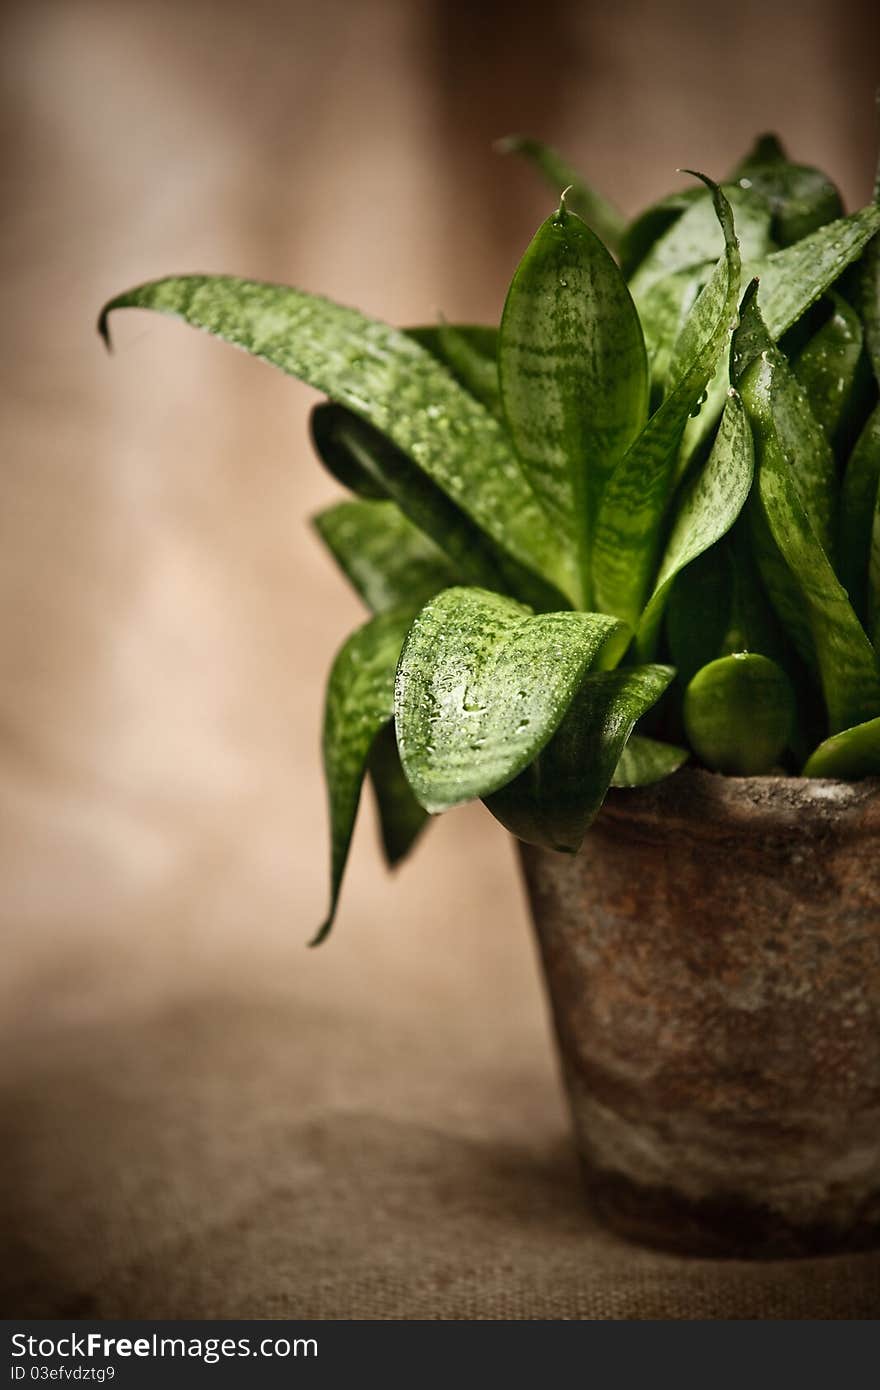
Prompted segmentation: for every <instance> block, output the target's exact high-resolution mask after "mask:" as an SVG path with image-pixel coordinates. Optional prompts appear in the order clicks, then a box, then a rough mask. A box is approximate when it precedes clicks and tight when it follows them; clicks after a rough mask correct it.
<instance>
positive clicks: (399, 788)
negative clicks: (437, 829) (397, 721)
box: [369, 723, 429, 869]
mask: <svg viewBox="0 0 880 1390" xmlns="http://www.w3.org/2000/svg"><path fill="white" fill-rule="evenodd" d="M369 770H370V781H371V782H372V784H373V791H374V793H375V797H376V808H377V810H378V812H379V831H380V835H381V839H382V851H383V853H384V855H385V862H386V863H387V865H388V867H389V868H390V869H393V868H395V867H396V865H397V864H399V863H400V861H401V860H402V859H404V858H405V857H406V855H408V854H409V852H410V850H411V849H412V847H413V845H414V844H415V842H416V840H417V839H418V837H419V835H420V834H421V833H422V831H423V830H424V828H425V826H426V825H427V824H428V819H429V817H428V813H427V811H424V810H423V809H422V807H421V806H420V805H419V803H418V802H417V801H416V799H415V797H414V796H413V794H412V790H411V788H410V785H409V782H407V780H406V777H405V776H404V771H403V768H402V767H401V765H400V755H399V753H398V751H397V739H396V737H395V734H394V724H393V723H389V724H386V725H385V727H384V728H383V729H382V730H380V732H379V733H378V734H377V736H376V741H375V743H374V744H373V748H372V752H371V753H370V765H369Z"/></svg>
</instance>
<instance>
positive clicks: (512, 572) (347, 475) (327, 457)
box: [311, 404, 567, 610]
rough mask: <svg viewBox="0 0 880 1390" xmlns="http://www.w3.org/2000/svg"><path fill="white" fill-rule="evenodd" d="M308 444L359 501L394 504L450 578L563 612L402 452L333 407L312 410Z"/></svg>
mask: <svg viewBox="0 0 880 1390" xmlns="http://www.w3.org/2000/svg"><path fill="white" fill-rule="evenodd" d="M311 427H312V440H313V443H314V445H315V448H316V450H317V452H318V455H319V457H320V458H321V459H322V461H323V462H324V463H325V464H326V465H327V467H328V469H329V470H330V472H331V473H332V474H333V475H334V477H336V478H338V479H339V481H340V482H341V483H342V484H343V485H344V486H346V487H353V488H354V490H355V491H357V492H358V493H359V494H360V495H361V496H363V495H364V493H365V492H367V491H368V489H367V487H365V485H364V483H363V481H361V480H362V479H366V481H367V483H368V484H369V487H371V488H373V489H374V491H375V492H380V493H384V495H385V496H386V497H391V498H393V500H394V501H395V502H396V503H397V505H398V506H399V508H400V510H401V511H402V512H403V513H404V515H405V516H406V517H407V518H408V519H409V520H410V521H411V522H412V523H413V525H414V526H416V527H418V529H419V530H420V531H422V532H424V534H425V535H426V536H428V537H430V538H431V539H432V540H433V541H434V542H435V543H436V544H437V545H438V546H439V547H440V548H441V549H442V550H443V552H444V554H445V555H446V557H447V560H448V561H449V563H450V564H451V566H452V568H453V570H454V571H455V573H456V575H457V576H458V577H460V578H461V579H466V580H468V581H469V582H470V583H472V584H481V585H483V586H484V587H485V588H487V589H498V590H499V591H501V592H504V593H506V592H509V593H512V594H515V595H516V596H517V597H518V598H521V599H523V600H524V601H525V602H528V603H530V604H531V605H532V606H533V607H535V608H541V609H549V610H552V609H557V608H565V607H566V606H567V601H566V598H565V596H564V595H563V594H561V593H560V592H559V590H558V589H555V588H554V587H553V586H552V585H551V584H549V583H547V582H546V581H544V580H542V579H541V578H539V577H538V576H537V575H536V574H535V573H534V572H533V571H532V570H530V569H527V568H526V567H525V566H523V565H520V564H518V562H517V561H516V560H514V559H513V557H512V556H511V555H510V554H508V553H507V552H506V551H505V550H503V549H502V548H501V547H500V546H498V545H496V544H495V543H494V542H493V540H492V538H491V537H490V536H489V535H487V534H486V532H485V531H483V530H481V529H480V527H479V526H477V525H476V523H475V522H474V521H473V520H472V519H471V518H470V517H469V516H468V514H467V513H466V512H465V511H463V510H462V508H461V507H459V506H458V504H457V503H455V502H453V501H452V499H451V498H450V497H448V496H447V495H446V493H445V492H443V491H442V490H441V489H440V488H439V487H437V486H436V484H435V483H433V482H432V481H431V479H430V478H429V477H428V476H427V474H425V473H423V472H422V470H421V469H420V468H418V467H417V466H416V464H414V463H413V461H412V459H410V458H409V457H408V456H407V455H406V454H404V453H403V452H402V451H401V450H400V449H398V448H396V446H395V445H394V444H392V443H390V441H389V440H388V439H386V438H385V436H384V435H382V434H380V433H379V432H378V430H375V429H373V427H372V425H368V424H367V423H366V421H364V420H361V419H360V418H359V417H358V416H357V415H354V414H352V412H351V411H350V410H346V409H345V408H344V407H342V406H338V405H332V404H327V405H319V406H316V407H315V409H314V410H313V411H312V417H311Z"/></svg>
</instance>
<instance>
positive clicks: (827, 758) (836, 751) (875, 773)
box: [803, 719, 880, 782]
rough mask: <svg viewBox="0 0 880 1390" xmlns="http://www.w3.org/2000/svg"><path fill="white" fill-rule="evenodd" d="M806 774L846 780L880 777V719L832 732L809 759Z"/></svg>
mask: <svg viewBox="0 0 880 1390" xmlns="http://www.w3.org/2000/svg"><path fill="white" fill-rule="evenodd" d="M803 776H804V777H839V778H840V779H841V780H842V781H844V782H858V781H859V780H860V779H861V778H862V777H880V719H870V720H868V721H867V723H865V724H857V725H856V726H855V728H852V729H844V730H842V732H841V733H839V734H832V736H831V738H827V739H826V740H825V742H824V743H820V745H819V747H818V748H817V749H816V751H815V753H814V754H813V755H812V757H811V758H809V759H808V760H807V764H806V766H805V768H804V771H803Z"/></svg>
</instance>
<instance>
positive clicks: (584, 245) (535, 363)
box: [499, 202, 648, 606]
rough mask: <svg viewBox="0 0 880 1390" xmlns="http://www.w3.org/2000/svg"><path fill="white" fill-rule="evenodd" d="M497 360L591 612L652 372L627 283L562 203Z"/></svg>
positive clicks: (528, 257)
mask: <svg viewBox="0 0 880 1390" xmlns="http://www.w3.org/2000/svg"><path fill="white" fill-rule="evenodd" d="M499 362H500V373H501V395H502V400H503V403H504V412H505V416H506V418H507V422H508V425H509V428H510V433H511V436H512V438H513V442H514V444H515V446H516V450H517V453H518V455H519V458H520V460H521V462H522V465H523V470H524V472H525V474H526V477H527V478H528V479H529V482H530V483H531V485H532V487H533V488H534V490H535V492H536V493H537V495H538V496H539V497H540V498H541V500H542V502H543V503H544V506H545V509H546V511H547V512H548V514H549V515H550V516H552V517H553V518H554V520H555V521H556V522H557V523H558V526H559V529H560V531H561V533H562V534H563V535H565V536H567V537H568V540H569V544H570V546H571V549H572V553H573V554H575V555H577V557H578V566H579V571H580V574H581V576H582V588H581V602H582V604H583V605H584V606H588V605H589V563H588V544H589V535H590V532H591V530H592V523H593V519H594V517H595V514H596V509H597V506H598V502H599V499H600V497H601V495H602V491H603V489H604V486H605V483H606V481H607V479H608V477H609V476H610V474H611V472H612V471H613V469H614V467H615V465H616V464H617V462H618V460H619V459H620V458H621V457H622V456H623V454H624V453H625V452H626V450H627V448H628V447H629V445H630V444H631V443H632V441H633V439H634V438H635V436H636V435H637V434H638V432H639V430H640V429H641V427H642V425H643V424H644V421H645V418H646V416H647V406H648V389H647V364H646V359H645V344H644V339H643V336H642V329H641V326H640V324H639V320H638V315H637V314H636V311H635V306H634V304H633V302H632V299H631V298H630V294H629V291H628V289H627V287H626V282H625V281H624V279H623V276H622V275H621V273H620V271H619V270H618V268H617V266H616V265H615V263H614V261H613V260H612V259H611V257H610V255H609V254H608V252H607V251H606V250H605V247H604V246H603V245H602V243H601V242H600V241H599V239H598V238H597V237H596V236H595V234H594V233H593V232H591V231H590V229H589V227H587V226H586V224H585V223H584V222H582V221H581V219H580V218H579V217H576V216H575V215H574V213H572V212H569V211H568V210H567V208H566V207H565V204H564V202H563V204H562V206H561V207H560V208H559V210H558V211H557V212H556V213H554V215H553V216H552V217H550V218H548V219H547V221H546V222H545V223H544V224H543V226H542V227H541V228H540V229H539V231H538V233H537V235H536V236H535V238H534V240H533V241H532V243H531V245H530V246H529V248H528V250H527V251H526V253H525V256H524V257H523V259H522V261H521V262H520V265H519V268H518V269H517V272H516V274H515V275H514V277H513V282H512V284H511V286H510V290H509V292H508V296H507V302H506V304H505V306H504V315H503V317H502V320H501V341H500V346H499Z"/></svg>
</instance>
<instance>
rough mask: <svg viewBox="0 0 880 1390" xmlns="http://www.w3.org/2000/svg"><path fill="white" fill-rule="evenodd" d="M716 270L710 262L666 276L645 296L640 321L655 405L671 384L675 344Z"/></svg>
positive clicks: (640, 310) (641, 306) (656, 281)
mask: <svg viewBox="0 0 880 1390" xmlns="http://www.w3.org/2000/svg"><path fill="white" fill-rule="evenodd" d="M714 268H715V265H714V262H712V261H706V262H704V263H703V264H701V265H697V266H689V267H688V269H687V270H677V271H675V272H674V273H673V274H672V275H664V276H663V278H662V279H661V280H655V281H654V284H653V285H652V286H651V288H650V289H649V290H648V291H647V292H646V293H645V294H644V295H643V296H642V300H641V303H640V304H639V318H640V319H641V322H642V329H643V330H644V334H645V348H646V350H647V353H648V369H649V375H650V378H651V393H652V396H651V398H652V402H653V403H654V404H655V405H659V403H660V401H661V400H662V399H663V395H664V393H665V390H666V387H667V385H668V382H669V367H670V363H671V361H672V353H673V349H674V348H675V344H676V343H677V341H678V339H679V336H680V334H681V331H682V329H683V328H684V326H685V324H686V323H687V319H688V314H689V313H690V312H691V310H692V309H693V307H694V304H695V303H696V302H697V299H698V298H699V294H700V291H701V289H702V288H703V286H704V285H705V283H706V281H707V280H708V279H709V277H710V275H711V274H712V271H713V270H714Z"/></svg>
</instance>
